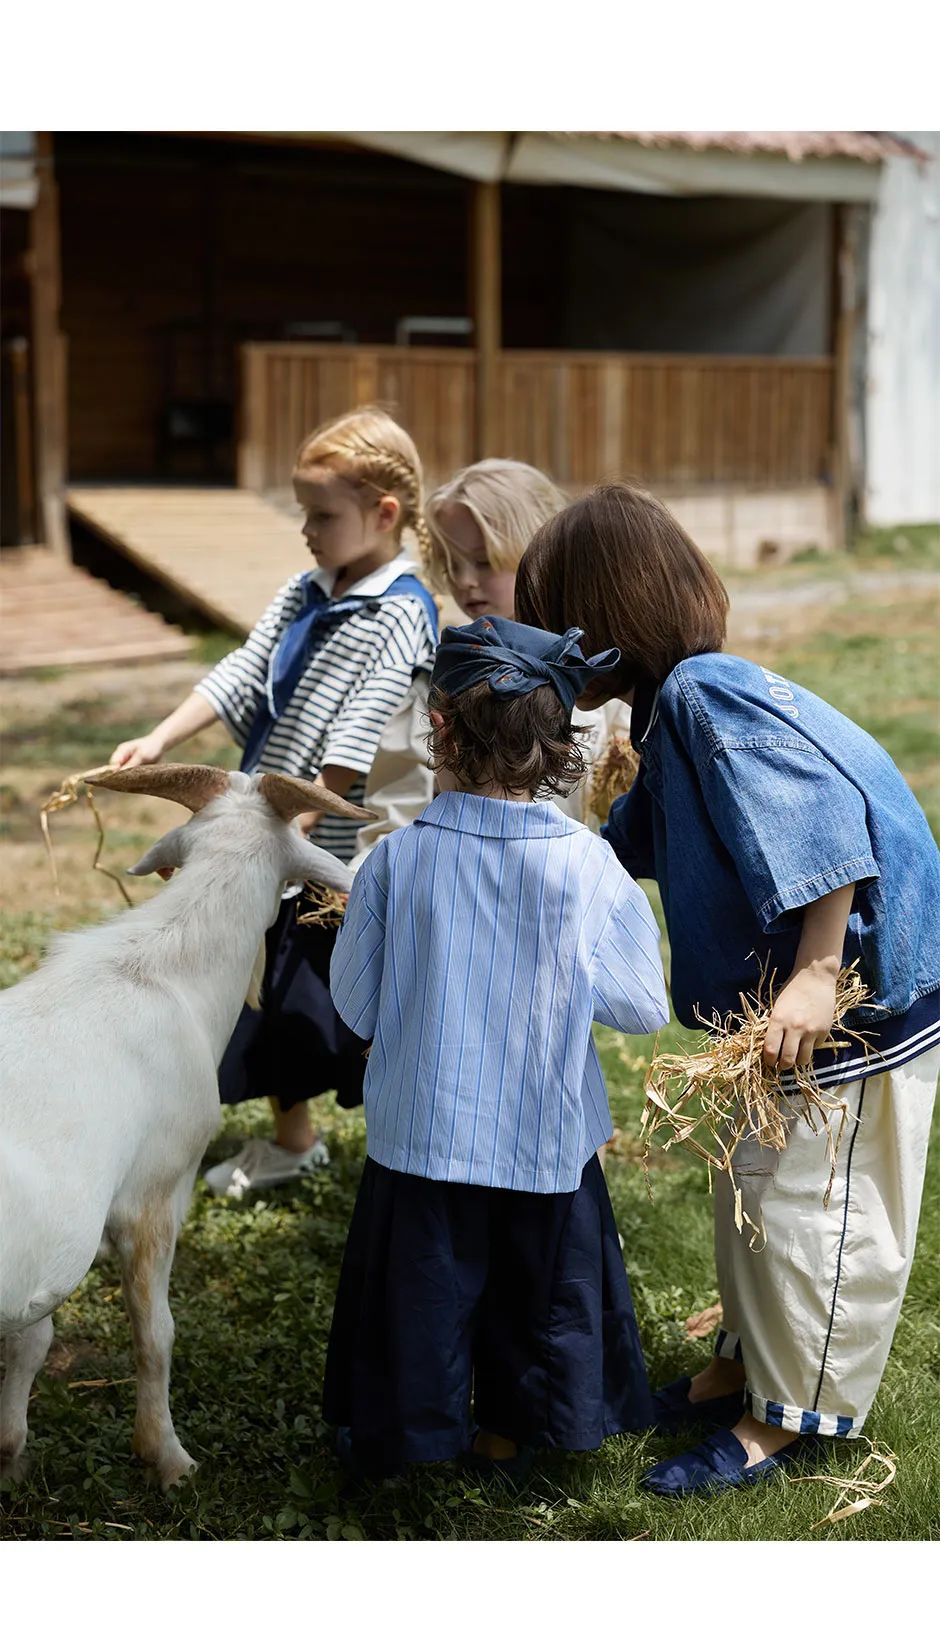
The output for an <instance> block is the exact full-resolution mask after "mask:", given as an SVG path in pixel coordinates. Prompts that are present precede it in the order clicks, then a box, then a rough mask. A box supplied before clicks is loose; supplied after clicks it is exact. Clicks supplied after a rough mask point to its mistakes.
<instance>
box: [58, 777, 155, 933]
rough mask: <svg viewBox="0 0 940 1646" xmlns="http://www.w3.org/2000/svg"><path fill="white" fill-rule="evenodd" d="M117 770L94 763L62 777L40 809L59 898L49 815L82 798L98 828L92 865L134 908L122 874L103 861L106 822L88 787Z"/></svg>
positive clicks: (129, 905)
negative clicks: (103, 820) (111, 881)
mask: <svg viewBox="0 0 940 1646" xmlns="http://www.w3.org/2000/svg"><path fill="white" fill-rule="evenodd" d="M117 770H118V768H117V767H116V766H92V767H90V768H89V770H88V771H87V772H73V773H72V775H71V776H70V777H65V778H63V779H62V782H61V783H60V784H59V787H58V788H57V789H56V790H55V791H54V793H52V794H51V795H50V796H49V798H48V800H47V801H45V802H44V804H43V805H42V806H40V808H39V826H40V828H41V829H42V838H43V841H44V842H45V847H46V852H47V854H48V857H49V867H50V869H51V870H52V884H53V886H54V887H55V894H56V897H61V895H62V888H61V886H60V884H59V872H58V868H57V867H56V860H55V852H54V851H53V847H52V835H51V832H50V829H49V818H50V817H51V815H52V813H53V812H61V811H64V810H65V809H66V807H67V806H74V805H75V804H76V803H77V802H78V801H79V800H84V801H85V803H86V805H87V806H88V807H89V809H90V811H91V814H92V817H93V818H94V820H95V824H96V826H97V829H98V839H97V842H96V844H95V855H94V858H93V861H92V865H91V866H92V868H93V869H97V871H98V873H99V874H105V875H107V877H108V879H109V880H113V881H114V884H115V885H116V887H117V889H118V891H119V892H120V894H121V896H122V897H123V899H124V902H125V903H126V904H127V906H128V908H133V906H134V902H133V898H132V897H131V896H130V895H129V893H128V890H127V887H126V886H125V884H124V882H123V880H122V879H121V877H120V875H118V874H115V872H114V870H113V869H108V868H106V867H105V865H104V864H103V863H102V861H101V854H102V852H103V851H104V823H103V822H102V819H101V813H100V812H99V810H98V808H97V806H96V805H95V799H94V795H93V794H92V792H91V790H90V789H89V788H88V781H89V779H90V778H95V777H103V776H104V775H105V774H106V773H107V772H113V771H117Z"/></svg>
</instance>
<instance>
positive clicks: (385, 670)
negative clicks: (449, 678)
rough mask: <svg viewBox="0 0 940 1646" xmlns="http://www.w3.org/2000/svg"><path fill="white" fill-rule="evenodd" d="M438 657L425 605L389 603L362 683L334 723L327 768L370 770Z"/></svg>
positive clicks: (373, 635) (377, 620) (325, 754)
mask: <svg viewBox="0 0 940 1646" xmlns="http://www.w3.org/2000/svg"><path fill="white" fill-rule="evenodd" d="M433 656H434V640H433V637H432V635H431V629H430V625H429V623H428V619H427V616H426V614H425V612H424V609H423V607H422V605H421V603H420V601H418V600H413V599H411V598H409V597H406V598H403V599H400V600H399V599H393V600H388V601H385V602H383V604H382V607H381V610H380V612H379V613H378V614H377V615H376V616H375V617H372V618H371V619H370V633H369V636H368V643H367V648H366V649H364V651H363V654H362V664H361V671H360V674H359V680H358V683H357V685H356V686H355V688H354V689H353V690H352V691H350V692H349V693H348V695H347V696H346V698H345V700H344V702H343V704H342V707H341V708H340V710H339V712H338V714H337V715H336V716H335V718H334V719H333V721H332V723H331V725H330V729H329V732H328V734H327V739H326V743H325V746H324V748H323V751H322V754H321V766H344V767H346V769H347V770H349V771H354V772H362V773H363V774H364V775H365V774H366V773H368V772H370V771H371V769H372V763H373V761H374V759H375V755H376V750H377V749H378V746H379V743H380V741H381V738H382V733H383V732H384V730H385V727H386V725H387V724H388V722H389V720H390V719H391V717H392V715H393V714H395V712H396V711H397V710H398V709H399V708H400V707H401V705H402V703H403V702H404V700H405V698H406V697H407V695H408V693H409V691H410V690H411V685H412V681H413V679H414V676H415V672H416V670H418V669H421V668H424V667H427V666H428V665H429V664H430V662H431V661H432V660H433Z"/></svg>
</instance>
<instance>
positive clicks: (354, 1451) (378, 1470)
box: [333, 1428, 404, 1486]
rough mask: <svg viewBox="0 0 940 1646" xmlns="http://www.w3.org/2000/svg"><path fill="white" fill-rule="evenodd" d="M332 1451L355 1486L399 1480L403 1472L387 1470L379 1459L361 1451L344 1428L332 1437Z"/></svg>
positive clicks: (367, 1451)
mask: <svg viewBox="0 0 940 1646" xmlns="http://www.w3.org/2000/svg"><path fill="white" fill-rule="evenodd" d="M333 1450H334V1452H335V1454H336V1457H337V1460H338V1462H339V1463H340V1464H341V1465H342V1467H343V1468H344V1469H345V1470H346V1473H347V1474H348V1475H349V1477H350V1479H351V1480H353V1481H355V1482H356V1484H357V1485H360V1486H363V1485H366V1484H367V1483H368V1484H372V1485H375V1483H376V1482H377V1481H380V1480H381V1481H384V1480H400V1479H401V1476H402V1474H403V1472H404V1471H403V1470H401V1469H395V1468H389V1467H387V1466H386V1465H385V1463H384V1462H383V1460H382V1459H381V1457H379V1456H378V1455H377V1454H373V1453H370V1451H369V1450H368V1449H366V1450H365V1451H363V1450H362V1449H361V1448H358V1447H356V1446H355V1445H354V1444H353V1437H352V1431H351V1430H350V1429H346V1428H340V1429H337V1430H336V1433H335V1435H334V1437H333Z"/></svg>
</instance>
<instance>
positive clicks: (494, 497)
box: [425, 457, 635, 827]
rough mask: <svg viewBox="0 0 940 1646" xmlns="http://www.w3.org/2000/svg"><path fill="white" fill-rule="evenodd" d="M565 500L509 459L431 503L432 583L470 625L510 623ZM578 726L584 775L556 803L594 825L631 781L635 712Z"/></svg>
mask: <svg viewBox="0 0 940 1646" xmlns="http://www.w3.org/2000/svg"><path fill="white" fill-rule="evenodd" d="M565 503H566V499H565V497H564V496H563V494H562V493H561V492H560V491H559V489H558V487H557V486H556V485H555V483H554V481H552V480H550V479H549V477H548V475H547V474H543V473H542V471H541V469H536V468H533V467H532V465H531V464H530V463H518V462H515V461H513V460H511V459H509V458H504V457H487V458H484V460H483V461H482V462H480V463H471V464H470V465H469V467H468V468H465V469H461V470H460V471H459V472H458V473H457V474H455V475H454V476H453V478H452V479H451V480H449V481H448V482H447V484H446V485H444V486H439V487H438V488H437V490H436V491H433V492H432V493H431V495H430V497H429V498H428V501H427V508H426V511H425V512H426V515H427V522H428V528H429V534H430V553H429V559H428V574H429V581H430V582H431V584H432V585H433V586H434V587H435V588H438V589H440V590H442V591H446V592H447V593H448V594H450V595H451V597H452V598H453V599H454V600H455V601H456V602H457V605H458V606H459V607H460V609H461V611H463V612H464V613H465V615H466V617H467V619H468V621H470V622H472V621H473V620H474V619H475V618H477V617H482V616H484V615H486V616H489V617H503V618H512V617H513V615H514V612H515V597H516V571H517V569H518V566H519V562H520V561H521V559H522V556H523V555H524V554H525V551H526V548H527V547H528V545H529V543H530V542H531V541H532V538H533V537H534V536H535V533H536V532H537V531H538V530H539V527H541V526H544V525H545V524H546V522H547V521H549V520H551V519H553V517H554V516H555V515H556V514H558V513H559V511H560V510H561V509H563V508H564V507H565ZM572 724H573V725H574V728H575V730H576V731H577V732H578V733H579V734H580V735H581V746H582V749H583V751H584V755H585V771H584V774H583V775H582V777H581V778H580V780H579V781H578V782H577V783H576V784H575V785H574V787H573V788H572V789H571V790H570V791H569V792H568V793H567V794H562V795H558V796H556V800H555V804H556V805H558V806H560V807H561V810H562V811H563V812H567V814H568V816H569V817H573V818H575V819H576V820H577V821H578V822H579V823H588V824H590V825H591V826H592V827H596V826H597V824H598V823H602V822H603V821H604V820H605V819H606V816H607V812H608V810H609V806H610V802H611V800H612V799H613V798H614V796H615V795H617V794H622V793H623V792H624V791H625V790H626V789H628V788H629V787H630V784H631V782H632V781H633V774H634V771H635V759H634V756H633V752H632V748H631V744H630V709H629V706H628V705H627V704H626V703H621V702H619V701H614V702H612V703H610V704H605V705H604V706H603V707H602V708H598V709H580V708H576V709H575V710H574V714H573V716H572ZM625 763H626V770H625V769H624V765H625Z"/></svg>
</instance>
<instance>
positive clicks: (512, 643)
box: [431, 617, 620, 714]
mask: <svg viewBox="0 0 940 1646" xmlns="http://www.w3.org/2000/svg"><path fill="white" fill-rule="evenodd" d="M583 633H584V630H583V629H569V630H568V631H567V633H566V634H548V633H547V632H546V630H545V629H531V628H529V625H528V624H527V623H513V622H511V621H510V620H509V618H508V617H478V618H477V619H476V621H475V622H473V623H467V624H465V625H464V626H463V627H461V628H447V629H445V630H444V632H443V634H442V635H441V643H440V645H439V647H438V649H437V656H436V657H435V659H434V672H433V674H432V675H431V684H432V686H438V687H439V688H440V690H441V691H442V692H446V693H447V695H448V697H456V696H457V695H458V693H459V692H465V691H467V690H468V689H469V688H470V687H471V686H476V685H478V684H479V682H480V681H481V680H486V681H487V682H488V683H489V688H490V691H491V692H496V693H497V695H498V696H500V697H525V696H526V695H527V693H529V692H534V691H536V690H537V689H538V687H539V686H551V687H552V689H553V690H554V692H555V693H556V695H557V696H558V697H559V698H560V699H561V701H562V703H563V704H564V706H565V708H566V709H567V711H568V713H569V714H570V713H571V710H572V709H573V708H574V705H575V703H576V701H577V699H578V698H579V697H580V696H581V694H582V693H583V691H584V690H585V688H586V686H587V685H588V684H589V682H590V681H591V680H593V679H594V678H595V676H597V675H601V674H607V673H609V672H610V671H611V670H612V669H615V668H616V667H617V664H618V663H619V662H620V653H619V651H617V650H616V649H612V650H611V651H607V652H598V654H597V656H596V657H588V658H585V657H584V655H583V653H582V651H581V648H580V646H579V645H578V641H579V640H580V639H581V636H582V635H583Z"/></svg>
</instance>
